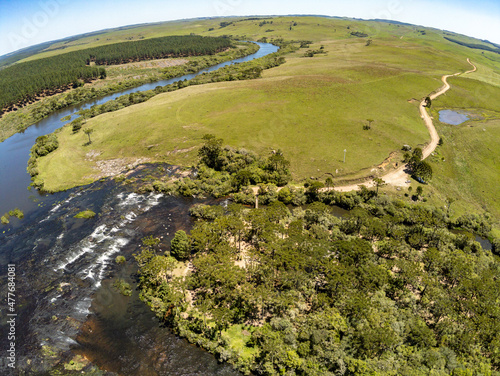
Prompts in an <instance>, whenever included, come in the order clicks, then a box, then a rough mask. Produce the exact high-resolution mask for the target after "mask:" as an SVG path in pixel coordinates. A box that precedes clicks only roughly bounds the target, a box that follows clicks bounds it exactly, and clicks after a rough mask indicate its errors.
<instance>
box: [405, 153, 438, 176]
mask: <svg viewBox="0 0 500 376" xmlns="http://www.w3.org/2000/svg"><path fill="white" fill-rule="evenodd" d="M422 157H423V154H422V149H420V148H415V149H414V150H413V152H412V153H411V154H410V153H409V152H407V153H405V155H404V162H405V163H408V168H409V170H410V172H411V174H412V175H413V176H414V177H415V178H416V179H417V180H419V181H420V182H429V181H430V180H431V179H432V167H431V165H430V164H429V163H427V162H426V161H424V160H422Z"/></svg>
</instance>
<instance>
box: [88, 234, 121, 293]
mask: <svg viewBox="0 0 500 376" xmlns="http://www.w3.org/2000/svg"><path fill="white" fill-rule="evenodd" d="M128 242H129V240H128V239H125V238H116V239H115V240H114V242H113V244H112V245H111V246H110V247H109V249H108V251H107V252H104V253H103V254H102V255H100V256H99V258H98V259H97V261H96V265H100V268H99V273H98V274H97V278H96V284H95V287H96V288H99V287H100V286H101V281H102V280H103V279H104V273H105V271H106V267H107V266H108V265H109V260H110V259H111V256H113V255H114V254H115V253H118V252H120V250H121V249H122V247H124V246H125V245H127V244H128Z"/></svg>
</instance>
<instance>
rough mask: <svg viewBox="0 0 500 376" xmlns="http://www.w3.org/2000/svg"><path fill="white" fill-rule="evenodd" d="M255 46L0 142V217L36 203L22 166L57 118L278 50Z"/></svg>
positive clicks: (73, 108) (89, 104)
mask: <svg viewBox="0 0 500 376" xmlns="http://www.w3.org/2000/svg"><path fill="white" fill-rule="evenodd" d="M257 44H258V45H259V47H260V49H259V51H257V52H256V53H254V54H252V55H248V56H245V57H243V58H239V59H235V60H231V61H227V62H225V63H221V64H217V65H214V66H212V67H209V68H205V69H203V70H201V71H199V72H197V73H193V74H188V75H185V76H182V77H176V78H172V79H169V80H162V81H157V82H152V83H148V84H144V85H141V86H138V87H136V88H133V89H128V90H124V91H121V92H117V93H114V94H110V95H108V96H105V97H102V98H99V99H95V100H91V101H87V102H83V103H80V104H78V105H75V106H70V107H66V108H64V109H61V110H59V111H56V112H54V113H52V114H51V115H50V116H48V117H47V118H45V119H43V120H41V121H40V122H38V123H36V124H34V125H32V126H31V127H29V128H28V129H26V131H24V132H23V133H17V134H15V135H13V136H12V137H10V138H8V139H7V140H5V141H4V142H2V143H0V197H1V200H0V213H2V214H3V213H5V212H6V211H8V210H12V209H14V208H15V207H18V208H20V209H22V210H23V211H24V212H25V214H26V213H28V214H29V212H30V211H31V210H33V209H34V208H35V207H36V206H37V205H38V203H37V202H35V204H36V205H34V202H33V201H34V200H33V196H34V195H36V194H33V193H30V192H28V190H27V187H28V186H29V185H30V183H31V179H30V176H29V175H28V174H27V172H26V166H27V165H28V159H29V151H30V148H31V147H32V146H33V145H34V144H35V140H36V138H37V137H39V136H43V135H46V134H49V133H52V132H54V131H55V130H56V129H57V128H60V127H62V126H63V125H64V124H66V123H67V122H64V123H63V122H61V118H63V117H65V116H68V115H74V114H75V113H76V112H78V111H80V110H83V109H88V108H90V107H92V106H94V105H99V104H103V103H106V102H108V101H110V100H113V99H116V98H118V97H120V96H122V95H124V94H130V93H135V92H138V91H146V90H153V89H154V88H156V87H157V86H165V85H169V84H172V83H174V82H177V81H184V80H191V79H193V78H194V77H196V76H198V75H200V74H202V73H205V72H212V71H215V70H217V69H220V68H222V67H225V66H227V65H230V64H235V63H243V62H246V61H250V60H254V59H258V58H260V57H263V56H266V55H269V54H271V53H274V52H276V51H278V49H279V47H277V46H275V45H272V44H269V43H257ZM69 121H71V120H69ZM69 121H68V122H69ZM37 198H39V197H37ZM35 201H36V200H35Z"/></svg>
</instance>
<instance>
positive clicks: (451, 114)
mask: <svg viewBox="0 0 500 376" xmlns="http://www.w3.org/2000/svg"><path fill="white" fill-rule="evenodd" d="M467 120H469V116H467V115H466V114H461V113H459V112H455V111H452V110H442V111H439V121H440V122H441V123H445V124H450V125H460V124H462V123H465V122H466V121H467Z"/></svg>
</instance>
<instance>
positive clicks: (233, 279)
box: [136, 192, 500, 376]
mask: <svg viewBox="0 0 500 376" xmlns="http://www.w3.org/2000/svg"><path fill="white" fill-rule="evenodd" d="M341 195H350V196H352V195H354V196H356V197H358V204H356V205H355V207H354V209H353V210H351V211H350V213H349V214H348V215H347V216H346V217H344V218H337V217H335V216H334V215H332V213H331V208H330V207H329V206H328V205H326V204H324V203H323V202H328V201H329V200H331V198H332V197H333V196H341ZM330 196H332V197H330ZM319 198H320V200H321V201H322V202H317V201H315V200H311V201H310V205H309V206H307V207H306V208H296V209H293V210H290V209H289V208H287V207H286V206H285V205H284V204H283V203H281V202H279V201H276V202H274V203H272V204H271V205H269V206H267V207H264V208H259V209H248V208H245V207H243V206H240V205H237V204H231V205H229V206H228V207H227V209H224V208H223V207H221V206H215V207H210V206H202V207H194V208H193V209H192V211H191V212H192V213H193V215H195V216H196V218H198V221H197V222H196V224H195V226H194V228H193V229H192V230H191V232H190V235H189V236H187V237H186V236H185V234H183V233H181V232H179V233H177V234H176V236H175V237H174V240H175V242H174V240H173V241H172V245H171V249H170V252H165V255H164V254H163V250H164V249H165V248H163V250H162V251H160V250H159V246H158V243H159V241H158V242H156V243H155V242H151V241H148V242H147V243H145V244H144V246H143V247H142V249H141V250H139V251H138V252H137V255H136V259H137V262H138V263H139V266H140V282H139V285H140V288H141V296H142V299H143V300H144V301H146V302H147V303H148V304H149V305H150V307H151V309H152V310H153V311H154V312H155V313H156V314H157V316H158V317H159V318H160V319H161V320H163V321H165V322H167V323H168V324H169V325H171V326H172V327H173V328H174V330H175V331H176V332H177V333H178V334H179V335H181V336H183V337H186V338H187V339H188V340H189V341H190V342H192V343H195V344H197V345H199V346H202V347H204V348H205V349H207V350H209V351H210V352H213V353H215V354H216V355H217V356H218V358H219V359H220V360H223V361H229V362H231V363H232V364H234V365H235V366H236V367H237V368H238V369H240V370H241V371H243V372H245V373H248V372H250V371H252V372H254V373H257V374H259V375H283V374H288V375H336V374H343V375H379V376H382V375H402V374H414V375H420V374H436V375H477V376H479V375H484V374H488V375H499V374H500V373H499V369H500V358H499V357H498V354H499V352H500V347H499V346H500V341H499V337H498V333H499V332H500V327H499V323H500V316H499V312H498V309H497V307H498V291H499V288H500V285H499V281H500V278H499V277H500V268H499V265H500V264H499V259H498V257H497V256H495V255H493V254H492V253H491V252H489V251H485V250H483V249H482V248H481V246H480V245H479V243H477V242H475V241H474V239H473V236H471V235H470V234H467V233H462V234H459V235H457V234H454V233H452V232H450V231H449V230H448V227H450V226H454V225H456V223H454V222H450V221H449V218H448V217H447V215H446V213H445V212H443V211H442V210H440V209H436V208H433V207H430V206H427V205H425V204H422V203H418V204H408V203H404V202H403V201H400V200H391V199H388V198H387V197H384V196H375V195H372V196H371V198H369V197H368V198H367V197H366V196H365V195H364V194H363V193H354V194H346V193H335V192H328V193H324V194H321V196H320V197H319ZM464 219H465V217H464ZM467 223H468V224H467ZM482 223H483V224H482V225H483V226H486V227H488V223H487V222H482ZM463 224H464V225H465V226H466V227H467V226H470V225H471V224H472V222H468V220H465V222H463ZM181 250H187V252H184V251H181ZM497 251H498V250H497ZM172 256H175V257H176V258H177V260H176V259H175V258H174V257H172Z"/></svg>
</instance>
